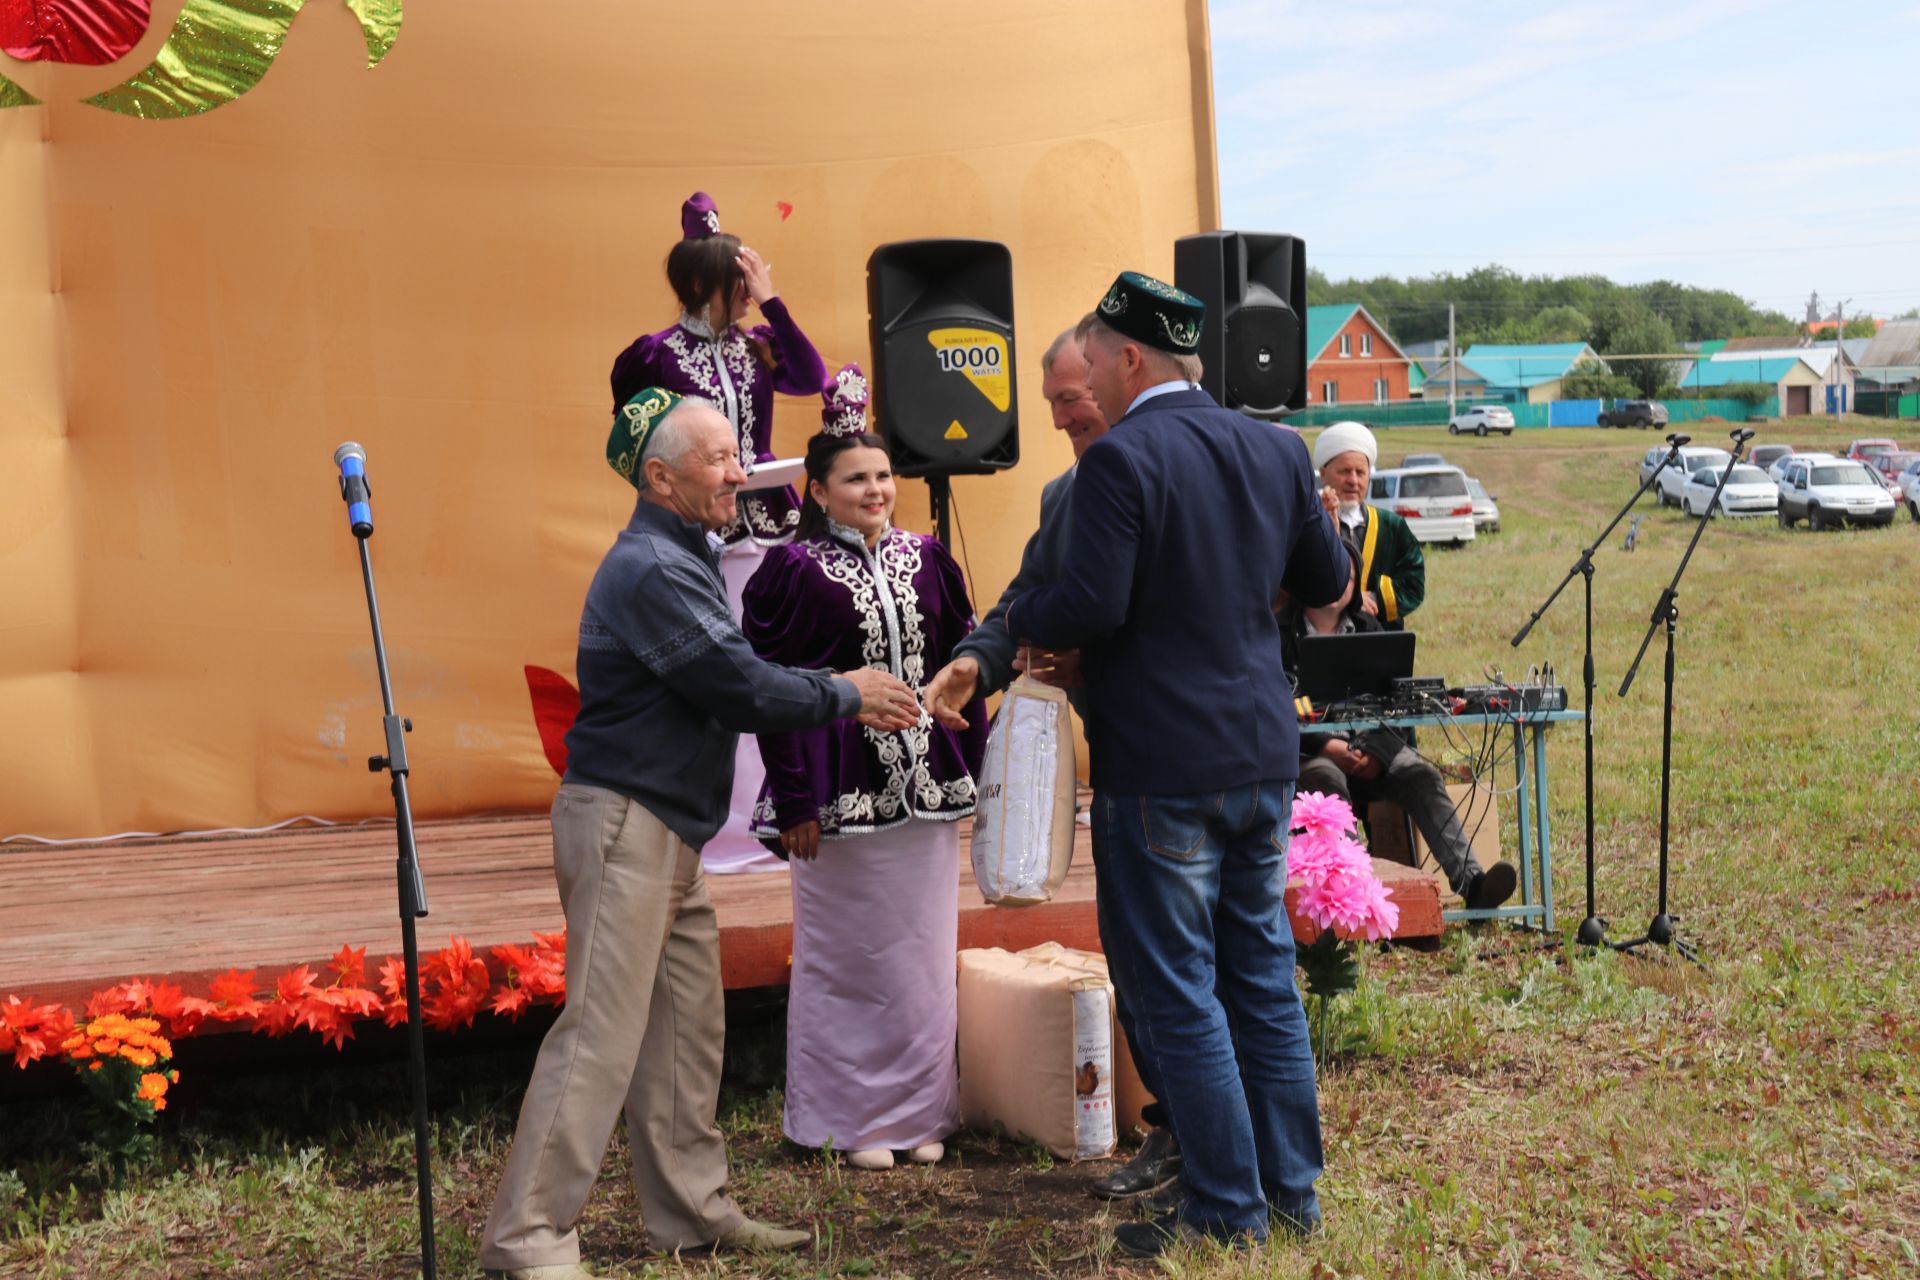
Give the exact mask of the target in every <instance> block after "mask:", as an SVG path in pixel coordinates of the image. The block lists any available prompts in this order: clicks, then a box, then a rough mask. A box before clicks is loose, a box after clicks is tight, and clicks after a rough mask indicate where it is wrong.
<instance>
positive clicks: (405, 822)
mask: <svg viewBox="0 0 1920 1280" xmlns="http://www.w3.org/2000/svg"><path fill="white" fill-rule="evenodd" d="M336 461H337V459H336ZM340 492H341V496H342V497H343V498H346V499H347V500H348V502H349V504H350V510H351V511H352V512H353V518H352V530H353V536H354V538H355V540H356V541H357V542H358V543H359V544H360V577H361V579H362V580H363V581H364V582H365V584H366V589H367V615H368V617H369V618H371V620H372V622H373V657H374V663H375V665H376V666H377V667H378V668H379V672H380V702H381V706H382V708H383V710H384V712H385V714H384V715H383V716H382V718H381V725H382V726H383V728H384V729H385V732H386V742H387V753H386V754H385V755H380V756H369V757H367V769H368V770H369V771H370V772H372V773H380V772H382V771H383V770H384V771H385V772H387V773H388V774H390V775H391V776H392V779H393V784H392V791H393V811H394V828H395V832H396V834H397V835H398V837H399V843H400V853H399V860H398V862H397V863H396V864H395V867H394V871H395V875H396V877H397V879H398V880H399V885H400V941H401V950H402V953H403V958H404V961H405V964H406V972H407V1058H408V1066H409V1070H410V1075H411V1079H412V1086H413V1162H414V1172H415V1178H416V1180H417V1182H418V1184H419V1199H420V1274H421V1276H422V1278H423V1280H435V1268H434V1244H433V1147H432V1138H431V1133H430V1129H429V1121H428V1117H427V1045H426V1024H425V1023H424V1022H423V1021H422V1019H421V1014H420V943H419V939H418V938H417V937H416V936H415V932H414V924H413V922H414V920H415V919H416V918H418V917H420V916H424V915H426V914H427V886H426V882H425V881H424V880H423V879H422V878H421V875H420V859H419V856H418V854H417V851H416V850H415V847H414V838H413V804H412V802H411V800H409V799H408V796H407V776H408V774H409V773H410V772H412V770H411V768H410V766H409V765H408V763H407V735H408V734H409V733H412V732H413V721H412V720H408V719H403V718H401V717H400V716H399V715H397V714H396V713H395V712H394V709H393V681H392V679H391V677H390V676H389V675H388V672H387V641H386V636H385V634H384V633H383V632H382V630H381V627H380V601H379V598H378V596H377V595H376V594H375V593H374V589H373V557H372V555H371V553H370V552H369V550H368V547H367V540H368V539H369V538H371V537H372V536H373V519H372V515H371V513H370V512H367V511H366V508H365V499H364V494H365V492H366V489H365V483H364V479H362V480H361V481H360V485H359V492H358V494H354V493H350V492H349V485H348V481H347V480H346V479H345V478H343V479H342V480H341V482H340ZM356 497H358V498H359V499H360V505H358V506H352V505H351V504H353V503H354V501H355V498H356ZM362 513H365V518H364V519H363V518H361V517H362Z"/></svg>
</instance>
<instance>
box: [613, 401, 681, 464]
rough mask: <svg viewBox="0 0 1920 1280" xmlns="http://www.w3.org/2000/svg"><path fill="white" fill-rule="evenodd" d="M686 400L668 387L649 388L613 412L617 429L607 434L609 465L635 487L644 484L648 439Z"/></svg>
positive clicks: (614, 427) (614, 426)
mask: <svg viewBox="0 0 1920 1280" xmlns="http://www.w3.org/2000/svg"><path fill="white" fill-rule="evenodd" d="M682 399H684V397H682V396H677V395H675V394H674V393H673V392H671V391H668V390H666V389H665V388H664V387H648V388H647V389H646V390H645V391H641V392H639V393H637V394H635V395H634V397H633V398H632V399H631V400H628V401H627V402H626V403H625V404H623V405H621V406H620V412H618V413H616V414H614V415H613V430H612V432H611V433H609V434H608V436H607V465H608V466H610V467H612V468H613V469H614V470H615V471H617V472H619V473H620V477H621V479H623V480H625V481H626V482H627V483H628V484H630V485H632V486H633V487H634V488H636V489H638V488H639V487H640V459H641V458H642V457H643V456H645V454H646V452H647V440H648V438H649V437H651V436H652V435H653V432H654V428H656V427H658V426H659V425H660V424H661V423H662V422H663V421H665V420H666V416H667V415H668V414H669V413H671V412H673V406H675V405H677V404H679V403H680V401H681V400H682Z"/></svg>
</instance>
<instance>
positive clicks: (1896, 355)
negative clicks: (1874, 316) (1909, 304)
mask: <svg viewBox="0 0 1920 1280" xmlns="http://www.w3.org/2000/svg"><path fill="white" fill-rule="evenodd" d="M1859 362H1860V381H1861V383H1862V384H1863V385H1867V386H1872V387H1874V388H1875V389H1878V390H1885V391H1899V392H1901V393H1902V394H1910V393H1912V392H1915V391H1920V320H1889V321H1887V323H1886V324H1885V325H1883V326H1881V329H1880V332H1879V333H1877V334H1875V335H1874V339H1873V342H1872V344H1871V345H1869V346H1868V347H1867V350H1866V353H1865V354H1864V355H1862V356H1860V357H1859Z"/></svg>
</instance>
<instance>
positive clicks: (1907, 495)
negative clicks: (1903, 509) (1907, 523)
mask: <svg viewBox="0 0 1920 1280" xmlns="http://www.w3.org/2000/svg"><path fill="white" fill-rule="evenodd" d="M1900 501H1902V502H1904V503H1906V504H1907V514H1908V515H1910V516H1912V517H1913V522H1914V523H1915V524H1920V461H1917V462H1909V463H1908V464H1907V469H1906V470H1905V471H1902V472H1901V473H1900Z"/></svg>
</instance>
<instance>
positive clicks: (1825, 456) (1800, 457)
mask: <svg viewBox="0 0 1920 1280" xmlns="http://www.w3.org/2000/svg"><path fill="white" fill-rule="evenodd" d="M1837 461H1839V459H1838V458H1837V457H1835V455H1833V454H1831V453H1821V452H1820V451H1819V450H1817V449H1816V450H1813V451H1811V452H1809V453H1790V454H1788V455H1787V456H1786V457H1784V458H1778V459H1776V460H1775V461H1774V463H1773V465H1771V466H1769V467H1768V468H1767V475H1768V476H1770V477H1771V478H1772V479H1773V482H1774V483H1775V484H1779V483H1780V481H1781V480H1783V479H1785V478H1786V474H1787V464H1788V463H1790V462H1837Z"/></svg>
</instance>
